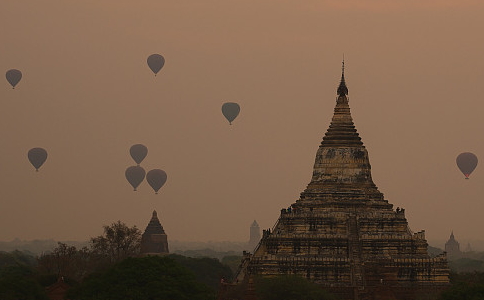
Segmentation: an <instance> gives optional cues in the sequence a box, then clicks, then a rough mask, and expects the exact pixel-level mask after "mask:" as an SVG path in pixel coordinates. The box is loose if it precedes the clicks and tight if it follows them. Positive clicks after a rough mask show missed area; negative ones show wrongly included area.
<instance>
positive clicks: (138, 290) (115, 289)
mask: <svg viewBox="0 0 484 300" xmlns="http://www.w3.org/2000/svg"><path fill="white" fill-rule="evenodd" d="M68 297H69V299H73V300H84V299H85V300H96V299H98V300H101V299H102V300H111V299H113V300H114V299H119V300H121V299H123V300H124V299H131V300H146V299H153V300H165V299H166V300H205V299H215V293H214V292H213V291H212V290H211V289H209V288H208V287H207V286H205V285H203V284H201V283H199V282H197V281H196V279H195V276H194V275H193V273H192V272H190V271H189V270H188V269H187V268H185V267H184V266H182V265H181V264H180V263H178V262H176V261H175V260H174V259H172V258H170V257H160V256H148V257H141V258H127V259H125V260H124V261H122V262H120V263H117V264H115V265H114V266H113V267H112V268H110V269H109V270H107V271H106V272H103V273H100V274H93V275H92V276H90V277H88V278H87V279H86V280H85V281H84V282H83V283H82V284H81V285H79V286H78V287H76V288H73V289H71V290H70V292H69V295H68Z"/></svg>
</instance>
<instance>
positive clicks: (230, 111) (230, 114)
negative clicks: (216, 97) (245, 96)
mask: <svg viewBox="0 0 484 300" xmlns="http://www.w3.org/2000/svg"><path fill="white" fill-rule="evenodd" d="M239 112H240V106H239V105H238V104H237V103H234V102H226V103H224V104H223V105H222V114H223V115H224V116H225V118H226V119H227V120H228V121H229V124H232V121H233V120H235V118H237V116H238V115H239Z"/></svg>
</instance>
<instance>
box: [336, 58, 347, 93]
mask: <svg viewBox="0 0 484 300" xmlns="http://www.w3.org/2000/svg"><path fill="white" fill-rule="evenodd" d="M337 93H338V96H340V97H342V96H346V95H348V88H347V87H346V82H345V60H344V58H343V64H342V67H341V81H340V83H339V86H338V91H337Z"/></svg>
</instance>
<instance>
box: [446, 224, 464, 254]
mask: <svg viewBox="0 0 484 300" xmlns="http://www.w3.org/2000/svg"><path fill="white" fill-rule="evenodd" d="M445 252H447V255H448V256H449V259H450V260H452V259H453V258H459V257H460V256H462V252H461V251H460V244H459V242H458V241H457V240H456V239H455V237H454V231H452V232H451V233H450V238H449V240H448V241H447V242H446V243H445Z"/></svg>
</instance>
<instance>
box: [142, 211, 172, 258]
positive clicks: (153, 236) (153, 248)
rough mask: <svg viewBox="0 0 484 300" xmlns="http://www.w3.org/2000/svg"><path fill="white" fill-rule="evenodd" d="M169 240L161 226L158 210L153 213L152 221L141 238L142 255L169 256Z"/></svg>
mask: <svg viewBox="0 0 484 300" xmlns="http://www.w3.org/2000/svg"><path fill="white" fill-rule="evenodd" d="M168 253H169V252H168V239H167V236H166V233H165V230H164V229H163V226H161V223H160V220H159V219H158V214H157V213H156V210H154V211H153V215H152V216H151V220H150V222H149V223H148V226H146V229H145V232H144V233H143V235H142V236H141V251H140V254H141V255H164V254H168Z"/></svg>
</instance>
